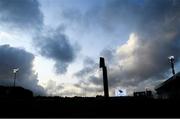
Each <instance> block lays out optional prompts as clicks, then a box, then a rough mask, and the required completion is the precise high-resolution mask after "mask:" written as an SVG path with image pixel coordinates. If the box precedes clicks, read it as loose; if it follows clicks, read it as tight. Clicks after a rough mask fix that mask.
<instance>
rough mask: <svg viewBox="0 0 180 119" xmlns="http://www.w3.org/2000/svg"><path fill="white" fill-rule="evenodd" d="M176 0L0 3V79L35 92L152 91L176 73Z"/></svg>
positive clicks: (179, 9)
mask: <svg viewBox="0 0 180 119" xmlns="http://www.w3.org/2000/svg"><path fill="white" fill-rule="evenodd" d="M179 38H180V1H179V0H0V84H1V85H8V86H12V85H13V74H12V69H13V68H19V69H20V70H19V72H18V73H17V81H16V85H19V86H23V87H24V88H28V89H30V90H32V91H33V92H34V93H35V94H37V95H50V96H53V95H57V96H96V95H103V92H102V91H103V87H102V84H103V80H102V70H101V69H99V57H100V56H103V57H105V60H106V65H107V70H108V78H109V90H110V95H111V96H114V95H115V90H116V89H122V90H125V91H126V93H127V95H131V94H132V92H134V91H143V90H146V89H150V90H153V89H154V87H155V86H157V85H158V84H160V83H161V82H163V81H164V80H166V79H168V78H169V77H171V76H172V73H171V69H170V64H169V60H168V56H171V55H173V56H175V70H176V72H178V71H179V70H180V62H179V59H180V53H179V52H180V39H179Z"/></svg>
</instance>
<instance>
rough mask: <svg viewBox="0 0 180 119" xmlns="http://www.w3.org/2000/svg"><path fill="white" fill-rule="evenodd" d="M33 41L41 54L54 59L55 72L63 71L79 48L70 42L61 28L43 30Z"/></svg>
mask: <svg viewBox="0 0 180 119" xmlns="http://www.w3.org/2000/svg"><path fill="white" fill-rule="evenodd" d="M34 42H35V45H36V46H37V48H38V49H39V52H40V54H41V55H42V56H44V57H46V58H49V59H52V60H54V61H55V65H54V66H55V68H56V73H65V72H66V71H67V67H68V65H69V64H70V63H72V62H73V61H74V59H75V57H76V53H77V51H78V50H79V46H78V45H77V44H71V43H70V41H69V39H68V37H67V36H66V35H65V34H64V33H63V32H62V30H61V29H56V30H50V31H45V32H44V33H43V34H42V35H39V36H37V37H36V38H35V39H34Z"/></svg>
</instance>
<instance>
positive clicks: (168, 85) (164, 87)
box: [155, 72, 180, 99]
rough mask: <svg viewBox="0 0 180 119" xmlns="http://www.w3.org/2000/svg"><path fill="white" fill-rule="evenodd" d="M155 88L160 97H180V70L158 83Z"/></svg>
mask: <svg viewBox="0 0 180 119" xmlns="http://www.w3.org/2000/svg"><path fill="white" fill-rule="evenodd" d="M155 90H156V92H157V94H158V97H159V98H163V99H168V98H180V72H179V73H177V74H175V75H173V76H172V77H170V78H169V79H168V80H166V81H165V82H163V83H162V84H160V85H158V86H157V87H156V88H155Z"/></svg>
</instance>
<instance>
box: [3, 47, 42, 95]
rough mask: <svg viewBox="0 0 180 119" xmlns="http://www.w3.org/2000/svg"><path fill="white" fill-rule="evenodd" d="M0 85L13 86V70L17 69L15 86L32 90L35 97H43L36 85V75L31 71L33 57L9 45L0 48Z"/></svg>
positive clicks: (39, 87)
mask: <svg viewBox="0 0 180 119" xmlns="http://www.w3.org/2000/svg"><path fill="white" fill-rule="evenodd" d="M0 59H1V60H0V85H6V86H12V85H13V68H19V71H18V72H17V79H16V85H18V86H22V87H24V88H26V89H30V90H32V91H33V92H34V93H35V94H36V95H44V94H45V92H44V89H43V88H42V87H41V86H39V85H38V80H37V75H36V74H35V72H34V71H33V70H32V66H33V59H34V55H33V54H31V53H29V52H26V51H25V50H23V49H19V48H13V47H10V46H9V45H1V46H0Z"/></svg>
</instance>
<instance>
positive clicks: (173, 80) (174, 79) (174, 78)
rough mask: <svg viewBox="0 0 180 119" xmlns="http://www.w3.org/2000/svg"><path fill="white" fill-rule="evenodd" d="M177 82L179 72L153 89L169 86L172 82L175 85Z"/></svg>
mask: <svg viewBox="0 0 180 119" xmlns="http://www.w3.org/2000/svg"><path fill="white" fill-rule="evenodd" d="M178 82H180V72H178V73H176V74H175V75H174V76H172V77H170V78H169V79H168V80H166V81H164V82H163V83H161V84H160V85H158V86H157V87H156V89H155V90H159V89H163V88H168V87H171V85H172V84H173V86H177V85H178V84H179V83H178Z"/></svg>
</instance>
